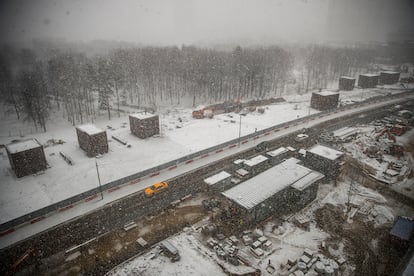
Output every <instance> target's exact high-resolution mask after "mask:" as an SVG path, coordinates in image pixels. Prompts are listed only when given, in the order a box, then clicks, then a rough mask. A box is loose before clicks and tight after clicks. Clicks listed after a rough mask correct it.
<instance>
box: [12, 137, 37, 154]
mask: <svg viewBox="0 0 414 276" xmlns="http://www.w3.org/2000/svg"><path fill="white" fill-rule="evenodd" d="M38 147H41V145H40V144H39V143H38V142H37V141H36V140H35V139H30V140H25V141H20V142H16V143H12V144H8V145H6V149H7V151H8V152H10V153H11V154H13V153H18V152H22V151H26V150H30V149H34V148H38Z"/></svg>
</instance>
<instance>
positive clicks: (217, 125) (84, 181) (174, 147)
mask: <svg viewBox="0 0 414 276" xmlns="http://www.w3.org/2000/svg"><path fill="white" fill-rule="evenodd" d="M387 91H389V90H388V89H386V90H383V89H372V90H364V93H363V96H361V95H358V91H354V92H343V93H342V92H341V96H340V99H341V101H342V99H348V98H353V97H352V96H351V95H352V94H355V95H354V98H356V100H359V99H362V98H365V97H373V96H377V95H383V94H384V93H388V92H387ZM394 91H395V90H393V92H394ZM400 91H401V90H400ZM395 92H397V91H395ZM359 94H361V93H359ZM309 98H310V94H305V95H301V96H300V95H290V96H287V97H286V99H287V101H288V102H286V103H279V104H275V105H270V106H267V107H266V109H265V113H264V114H259V113H257V112H253V113H249V114H247V116H245V117H242V120H241V135H242V136H243V135H247V134H250V133H253V132H254V131H256V130H261V129H264V128H267V127H269V126H272V125H275V124H279V123H282V122H286V121H289V120H293V119H296V118H298V117H303V116H306V115H308V114H313V113H315V112H317V111H316V110H313V109H311V108H309ZM1 115H2V118H1V120H0V129H1V132H0V144H8V143H10V142H11V141H12V140H15V139H27V138H36V139H37V140H39V141H40V142H41V143H43V144H45V143H46V142H47V141H48V140H50V139H56V140H59V139H61V140H63V141H64V142H65V143H64V144H63V145H55V146H50V147H46V148H45V154H46V159H47V162H48V164H49V165H50V168H48V169H47V170H46V171H45V172H44V174H39V175H36V176H26V177H23V178H20V179H18V178H16V177H15V175H14V173H13V172H12V170H11V167H10V164H9V161H8V158H7V155H6V153H5V150H4V149H1V150H0V153H1V155H0V170H1V171H0V174H1V178H0V179H1V181H0V190H1V193H0V207H1V211H0V223H4V222H6V221H9V220H11V219H14V218H16V217H19V216H21V215H24V214H27V213H29V212H32V211H34V210H37V209H39V208H42V207H45V206H47V205H49V204H52V203H55V202H58V201H61V200H63V199H66V198H68V197H71V196H73V195H76V194H79V193H81V192H84V191H86V190H89V189H92V188H95V187H97V186H98V181H97V174H96V168H95V159H91V158H88V157H87V156H86V154H85V153H84V152H83V151H82V150H81V149H80V148H79V146H78V142H77V137H76V132H75V128H74V127H73V126H72V125H70V124H69V123H68V122H66V121H65V120H64V119H62V118H61V117H60V116H59V115H56V116H52V118H51V122H50V123H49V125H48V129H49V130H48V132H47V133H36V134H32V135H25V137H23V138H22V137H19V136H18V135H14V136H13V133H16V134H17V133H19V132H21V133H28V129H30V128H31V126H30V125H28V124H27V123H26V124H22V123H20V122H16V120H15V118H14V117H13V116H9V115H5V114H1ZM179 118H180V119H181V122H180V120H179ZM239 120H240V117H239V115H238V114H234V113H229V114H221V115H217V116H215V117H214V118H213V119H202V120H197V119H193V118H192V117H191V110H190V109H180V108H170V109H169V111H167V110H164V111H163V112H162V115H161V125H162V130H161V136H160V137H153V138H149V139H145V140H142V139H139V138H137V137H135V136H133V135H132V134H131V133H130V130H129V124H128V116H127V114H123V115H122V116H121V117H119V118H118V117H115V118H113V119H112V120H110V121H108V120H107V118H106V115H105V114H102V115H101V116H100V117H99V118H98V120H97V121H96V122H94V123H95V124H96V125H97V126H98V127H100V128H102V129H106V131H107V134H108V137H109V153H108V154H105V155H103V157H102V158H100V159H98V160H97V162H98V165H99V172H100V176H101V181H102V183H107V182H110V181H113V180H116V179H119V178H121V177H124V176H127V175H131V174H133V173H137V172H139V171H142V170H145V169H147V168H151V167H154V166H156V165H159V164H162V163H165V162H168V161H171V160H174V159H176V158H179V157H182V156H185V155H187V154H189V153H193V152H196V151H199V150H201V149H205V148H208V147H211V146H213V145H216V144H219V143H223V142H225V141H228V140H231V139H234V138H237V137H238V133H239ZM107 126H110V127H111V128H110V129H109V128H107ZM10 134H12V135H11V136H10ZM111 135H117V136H119V137H121V138H123V139H124V140H126V141H127V142H128V144H130V145H131V147H130V148H128V147H126V146H124V145H121V144H120V143H118V142H116V141H115V140H113V139H111ZM250 146H252V145H250ZM60 151H62V152H64V153H65V154H67V155H68V156H70V157H71V158H72V159H73V161H74V162H75V165H74V166H69V165H68V164H67V163H66V162H65V161H64V160H63V159H62V158H61V157H60V156H59V152H60ZM162 177H165V178H167V177H168V175H163V176H162ZM161 179H162V178H161ZM161 179H159V180H161ZM152 180H153V181H158V179H157V178H153V179H152ZM141 184H142V185H150V184H151V183H150V182H149V181H147V182H143V183H141ZM143 187H144V186H139V185H138V186H136V187H135V188H133V187H132V186H130V187H128V189H126V190H124V189H123V190H124V191H123V195H126V194H127V193H132V192H134V191H137V189H142V188H143ZM121 196H122V195H121Z"/></svg>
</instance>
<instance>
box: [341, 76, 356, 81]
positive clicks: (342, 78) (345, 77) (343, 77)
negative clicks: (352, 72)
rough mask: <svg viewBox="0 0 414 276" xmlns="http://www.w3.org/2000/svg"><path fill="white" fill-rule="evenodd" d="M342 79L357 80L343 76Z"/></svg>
mask: <svg viewBox="0 0 414 276" xmlns="http://www.w3.org/2000/svg"><path fill="white" fill-rule="evenodd" d="M341 79H347V80H355V78H353V77H347V76H341Z"/></svg>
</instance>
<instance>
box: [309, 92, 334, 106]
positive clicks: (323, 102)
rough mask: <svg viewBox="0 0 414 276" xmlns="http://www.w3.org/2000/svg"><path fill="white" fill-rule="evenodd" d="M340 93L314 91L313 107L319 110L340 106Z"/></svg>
mask: <svg viewBox="0 0 414 276" xmlns="http://www.w3.org/2000/svg"><path fill="white" fill-rule="evenodd" d="M338 100H339V93H336V92H332V91H322V92H317V93H315V92H314V93H312V98H311V107H312V108H314V109H317V110H329V109H334V108H336V107H337V106H338Z"/></svg>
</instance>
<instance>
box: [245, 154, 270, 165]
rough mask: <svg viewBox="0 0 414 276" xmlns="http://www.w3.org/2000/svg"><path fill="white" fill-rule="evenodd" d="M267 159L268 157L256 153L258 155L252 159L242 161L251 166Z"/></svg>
mask: <svg viewBox="0 0 414 276" xmlns="http://www.w3.org/2000/svg"><path fill="white" fill-rule="evenodd" d="M267 159H268V158H267V157H265V156H263V155H258V156H255V157H253V158H252V159H249V160H246V161H244V164H246V166H249V167H253V166H256V165H258V164H260V163H262V162H264V161H266V160H267Z"/></svg>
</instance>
